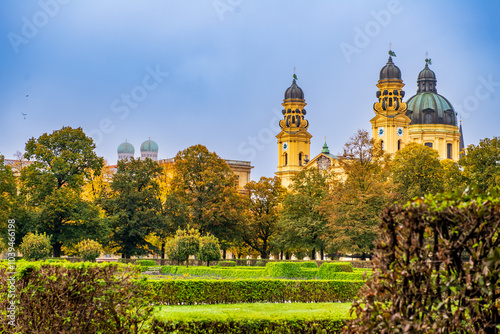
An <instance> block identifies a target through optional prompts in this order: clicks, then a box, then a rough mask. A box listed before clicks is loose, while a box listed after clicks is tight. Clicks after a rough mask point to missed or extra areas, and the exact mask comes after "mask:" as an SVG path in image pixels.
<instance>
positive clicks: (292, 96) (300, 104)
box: [276, 74, 312, 187]
mask: <svg viewBox="0 0 500 334" xmlns="http://www.w3.org/2000/svg"><path fill="white" fill-rule="evenodd" d="M296 78H297V77H296V76H295V74H294V79H293V82H292V85H291V86H290V87H289V88H288V89H287V90H286V92H285V98H284V100H283V103H282V104H281V105H282V106H283V108H284V109H283V110H282V113H283V119H282V120H280V122H279V125H280V128H281V132H280V133H279V134H278V135H277V136H276V138H277V139H278V171H277V172H276V175H277V176H278V177H280V178H281V183H282V184H283V186H285V187H288V186H289V185H290V184H291V183H292V178H293V177H294V176H295V175H297V174H298V173H300V171H301V170H302V168H303V166H304V165H305V164H306V163H307V162H308V161H309V156H310V146H311V137H312V135H311V134H310V133H309V132H307V128H308V127H309V122H308V121H307V120H306V119H305V115H306V110H305V109H304V107H305V106H306V104H307V103H306V101H305V99H304V92H303V91H302V89H301V88H300V87H299V86H297V82H296Z"/></svg>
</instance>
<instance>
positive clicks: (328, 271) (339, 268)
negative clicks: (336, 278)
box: [318, 262, 354, 279]
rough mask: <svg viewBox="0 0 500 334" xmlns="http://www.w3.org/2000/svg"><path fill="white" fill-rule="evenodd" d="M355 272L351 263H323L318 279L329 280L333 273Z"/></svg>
mask: <svg viewBox="0 0 500 334" xmlns="http://www.w3.org/2000/svg"><path fill="white" fill-rule="evenodd" d="M353 271H354V270H353V268H352V264H351V263H349V262H334V263H323V264H322V265H321V267H319V271H318V277H319V278H323V279H329V278H331V277H332V274H333V273H338V272H353Z"/></svg>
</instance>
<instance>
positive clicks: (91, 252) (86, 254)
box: [76, 239, 103, 262]
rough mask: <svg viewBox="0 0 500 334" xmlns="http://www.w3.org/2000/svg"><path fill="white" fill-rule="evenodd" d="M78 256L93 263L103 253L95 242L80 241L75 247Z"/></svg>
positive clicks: (99, 245)
mask: <svg viewBox="0 0 500 334" xmlns="http://www.w3.org/2000/svg"><path fill="white" fill-rule="evenodd" d="M76 249H77V250H78V255H80V257H81V258H82V259H84V260H85V261H92V262H93V261H95V259H96V258H98V257H99V255H101V253H102V252H103V249H102V246H101V244H100V243H98V242H97V241H95V240H89V239H86V240H82V241H80V242H79V243H78V244H77V245H76Z"/></svg>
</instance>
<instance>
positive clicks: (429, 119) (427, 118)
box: [424, 113, 432, 124]
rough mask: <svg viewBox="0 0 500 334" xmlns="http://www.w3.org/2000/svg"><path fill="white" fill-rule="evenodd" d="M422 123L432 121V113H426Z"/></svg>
mask: <svg viewBox="0 0 500 334" xmlns="http://www.w3.org/2000/svg"><path fill="white" fill-rule="evenodd" d="M424 123H425V124H431V123H432V114H431V113H426V114H425V116H424Z"/></svg>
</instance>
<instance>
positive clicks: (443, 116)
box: [406, 92, 457, 126]
mask: <svg viewBox="0 0 500 334" xmlns="http://www.w3.org/2000/svg"><path fill="white" fill-rule="evenodd" d="M406 103H407V105H408V109H407V111H406V116H408V117H409V118H410V119H411V123H410V125H412V124H448V125H455V126H456V125H457V118H456V114H455V110H454V109H453V106H452V105H451V103H450V102H449V101H448V100H447V99H446V98H444V97H443V96H441V95H439V94H437V93H434V92H420V93H418V94H417V95H414V96H412V97H410V99H409V100H408V101H407V102H406Z"/></svg>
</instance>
